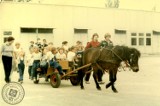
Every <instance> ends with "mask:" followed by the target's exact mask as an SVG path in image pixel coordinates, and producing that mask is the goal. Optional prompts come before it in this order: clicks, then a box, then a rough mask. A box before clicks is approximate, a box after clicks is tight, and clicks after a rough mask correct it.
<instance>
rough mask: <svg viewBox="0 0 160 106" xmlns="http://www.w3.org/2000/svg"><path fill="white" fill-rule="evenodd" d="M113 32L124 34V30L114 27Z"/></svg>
mask: <svg viewBox="0 0 160 106" xmlns="http://www.w3.org/2000/svg"><path fill="white" fill-rule="evenodd" d="M114 32H115V34H126V30H118V29H115V30H114Z"/></svg>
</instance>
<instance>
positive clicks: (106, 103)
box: [0, 55, 160, 106]
mask: <svg viewBox="0 0 160 106" xmlns="http://www.w3.org/2000/svg"><path fill="white" fill-rule="evenodd" d="M159 60H160V55H147V56H142V57H141V58H140V61H139V66H140V71H139V72H137V73H135V72H132V71H129V70H128V69H126V71H123V70H122V71H121V72H118V74H117V81H116V84H115V87H116V88H117V90H118V93H113V92H112V90H111V88H108V89H106V88H105V85H106V84H107V83H108V82H109V76H108V74H107V73H105V74H104V76H103V81H105V82H106V83H105V84H103V85H100V86H101V88H102V90H101V91H98V90H97V89H96V87H95V83H94V80H93V78H92V77H91V79H90V84H84V87H85V89H84V90H81V89H80V86H72V85H71V83H70V81H69V80H62V82H61V85H60V87H59V88H52V87H51V85H50V84H49V82H45V81H44V80H45V79H44V78H42V79H40V83H39V84H33V81H31V80H30V79H29V78H28V72H27V68H26V70H25V74H24V83H23V84H22V86H23V88H24V90H25V96H24V99H23V100H22V101H21V102H20V103H19V104H16V106H160V61H159ZM0 69H1V71H0V90H2V87H3V86H4V85H5V82H4V71H3V66H2V64H0ZM11 79H12V81H15V82H17V80H18V73H17V72H13V73H12V76H11ZM0 106H10V105H9V104H7V103H6V102H5V101H4V100H3V99H2V96H0Z"/></svg>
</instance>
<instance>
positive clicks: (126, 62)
mask: <svg viewBox="0 0 160 106" xmlns="http://www.w3.org/2000/svg"><path fill="white" fill-rule="evenodd" d="M114 48H115V47H114ZM114 48H112V49H108V50H111V51H112V53H113V54H114V55H116V56H117V57H118V58H119V59H120V60H121V61H124V60H123V59H122V58H121V57H120V56H119V55H118V54H117V53H115V52H114V51H113V49H114ZM124 62H125V64H126V65H127V66H128V67H129V68H131V66H130V64H129V63H128V61H124ZM121 67H122V69H123V70H124V71H125V69H124V67H123V66H122V65H121Z"/></svg>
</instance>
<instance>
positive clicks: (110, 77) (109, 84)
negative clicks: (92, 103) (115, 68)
mask: <svg viewBox="0 0 160 106" xmlns="http://www.w3.org/2000/svg"><path fill="white" fill-rule="evenodd" d="M112 76H113V75H112V72H111V70H109V80H110V82H109V83H108V84H106V89H107V88H109V87H110V86H111V85H112V83H111V79H112Z"/></svg>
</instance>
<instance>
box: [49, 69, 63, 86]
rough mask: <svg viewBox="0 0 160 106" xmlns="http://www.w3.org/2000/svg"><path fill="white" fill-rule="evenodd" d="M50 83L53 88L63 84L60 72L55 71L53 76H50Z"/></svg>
mask: <svg viewBox="0 0 160 106" xmlns="http://www.w3.org/2000/svg"><path fill="white" fill-rule="evenodd" d="M50 84H51V86H52V87H53V88H58V87H59V86H60V84H61V78H60V75H59V73H57V72H54V73H53V74H52V75H51V76H50Z"/></svg>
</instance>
